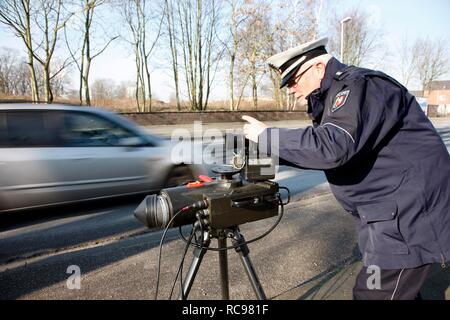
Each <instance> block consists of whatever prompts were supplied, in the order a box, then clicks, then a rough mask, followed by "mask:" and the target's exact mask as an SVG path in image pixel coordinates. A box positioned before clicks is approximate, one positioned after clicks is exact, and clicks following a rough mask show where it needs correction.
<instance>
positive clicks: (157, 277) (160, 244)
mask: <svg viewBox="0 0 450 320" xmlns="http://www.w3.org/2000/svg"><path fill="white" fill-rule="evenodd" d="M188 208H189V206H186V207H183V208H181V209H180V210H179V211H178V212H177V213H175V214H174V215H173V217H172V219H170V221H169V223H168V224H167V226H166V227H165V228H164V232H163V235H162V237H161V241H160V242H159V256H158V271H157V274H156V291H155V300H158V290H159V274H160V269H161V254H162V244H163V242H164V238H165V237H166V233H167V230H169V228H170V225H171V224H172V222H173V220H174V219H175V218H176V217H177V216H178V215H179V214H180V213H181V212H184V211H186V210H188Z"/></svg>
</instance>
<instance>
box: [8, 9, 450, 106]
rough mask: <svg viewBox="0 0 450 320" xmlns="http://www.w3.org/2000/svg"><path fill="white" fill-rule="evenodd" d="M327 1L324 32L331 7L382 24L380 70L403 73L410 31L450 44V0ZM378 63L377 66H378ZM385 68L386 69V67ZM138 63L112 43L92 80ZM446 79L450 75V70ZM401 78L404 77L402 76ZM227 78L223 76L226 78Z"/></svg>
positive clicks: (164, 87)
mask: <svg viewBox="0 0 450 320" xmlns="http://www.w3.org/2000/svg"><path fill="white" fill-rule="evenodd" d="M322 1H323V11H322V14H321V17H320V19H321V20H320V21H321V26H320V29H319V30H320V35H321V36H327V22H329V20H328V19H327V9H329V10H328V11H336V13H337V14H338V15H339V14H340V13H342V12H345V11H346V10H348V9H350V8H354V7H359V8H361V9H363V10H365V11H366V12H367V13H368V14H369V16H370V24H371V25H372V26H373V27H374V28H381V29H382V31H383V35H384V37H385V38H384V39H383V43H385V44H386V48H385V49H386V50H388V51H389V52H391V51H392V55H390V54H389V55H388V60H390V61H388V62H389V63H388V65H389V67H388V66H386V65H383V66H380V68H378V69H380V70H382V71H384V72H386V73H388V74H390V75H392V76H394V77H397V79H398V77H399V74H398V71H397V70H395V68H394V67H393V66H395V54H396V52H395V50H396V49H397V48H398V44H399V43H400V41H401V39H402V38H403V37H404V36H405V35H407V36H408V39H410V41H411V42H413V41H414V40H415V39H416V38H418V37H429V38H431V39H437V38H445V39H447V41H448V42H449V45H450V0H409V1H407V0H340V1H330V0H322ZM1 47H8V48H15V49H16V50H18V51H19V52H20V53H23V55H24V56H25V53H24V52H25V51H24V46H23V44H22V43H21V41H20V40H19V39H18V38H16V37H14V36H13V35H12V34H11V32H10V31H9V30H7V29H5V28H0V48H1ZM375 67H376V66H375ZM383 68H385V69H383ZM159 69H160V68H156V71H154V72H153V74H152V78H153V80H154V81H152V85H153V88H154V92H155V95H156V98H158V99H161V100H165V101H168V100H169V99H170V98H171V96H172V95H173V89H172V88H171V87H172V80H171V78H170V70H169V69H166V70H159ZM134 77H135V66H134V59H133V55H132V53H131V51H130V50H128V49H125V48H124V46H123V45H122V44H120V43H116V44H113V45H111V46H110V47H108V49H107V50H106V51H105V52H104V53H103V54H102V55H100V56H99V57H98V58H97V59H96V60H94V62H93V65H92V69H91V81H95V80H96V79H100V78H109V79H115V81H116V82H117V83H119V82H121V81H134ZM218 79H219V84H216V86H215V88H214V91H213V97H215V98H216V99H221V98H225V97H226V88H227V87H228V85H227V84H226V83H223V85H221V84H222V83H221V80H220V78H218ZM445 79H450V72H449V73H448V74H447V75H446V77H445ZM399 80H401V79H399ZM223 81H225V80H222V82H223ZM73 87H74V88H76V87H77V77H76V76H74V80H73Z"/></svg>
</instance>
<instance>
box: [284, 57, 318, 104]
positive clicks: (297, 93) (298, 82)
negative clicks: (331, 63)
mask: <svg viewBox="0 0 450 320" xmlns="http://www.w3.org/2000/svg"><path fill="white" fill-rule="evenodd" d="M324 74H325V66H324V64H323V63H321V62H319V63H317V64H314V65H312V66H311V65H309V66H306V67H305V66H303V67H302V68H300V70H299V71H297V73H296V75H295V76H294V77H293V79H294V80H293V82H292V83H289V84H288V85H287V87H288V92H289V94H290V95H294V97H295V98H296V99H297V100H302V99H305V97H307V96H308V95H309V94H310V93H311V92H313V91H314V90H316V89H317V88H319V87H320V81H321V80H322V79H323V76H324Z"/></svg>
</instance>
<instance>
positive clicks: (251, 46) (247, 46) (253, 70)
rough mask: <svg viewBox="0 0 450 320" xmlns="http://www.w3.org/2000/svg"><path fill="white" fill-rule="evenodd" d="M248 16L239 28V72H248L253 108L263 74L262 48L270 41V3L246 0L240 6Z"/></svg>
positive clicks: (256, 100)
mask: <svg viewBox="0 0 450 320" xmlns="http://www.w3.org/2000/svg"><path fill="white" fill-rule="evenodd" d="M242 10H243V12H244V14H245V15H246V16H247V17H248V19H246V20H245V23H244V26H243V27H242V29H241V30H240V33H239V38H241V39H243V42H242V45H241V48H240V49H241V50H240V52H239V59H240V60H241V61H240V74H241V75H244V74H248V75H249V77H250V86H251V92H252V102H253V109H255V110H256V109H257V108H258V85H259V82H260V81H261V79H262V77H263V76H264V71H265V67H266V66H265V57H266V56H267V54H266V53H265V52H264V50H265V49H266V48H267V42H268V41H270V38H271V34H270V32H269V30H270V28H271V26H270V4H269V3H268V2H262V1H258V2H255V1H246V4H245V6H243V8H242Z"/></svg>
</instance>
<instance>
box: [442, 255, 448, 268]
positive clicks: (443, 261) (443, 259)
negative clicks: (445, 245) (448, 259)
mask: <svg viewBox="0 0 450 320" xmlns="http://www.w3.org/2000/svg"><path fill="white" fill-rule="evenodd" d="M441 262H442V263H441V268H442V269H445V268H446V267H447V266H446V265H445V257H444V254H443V253H442V252H441Z"/></svg>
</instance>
